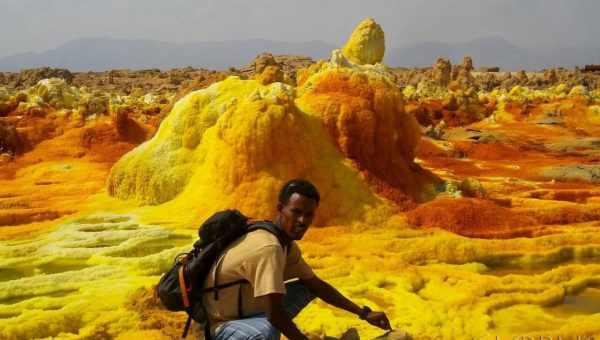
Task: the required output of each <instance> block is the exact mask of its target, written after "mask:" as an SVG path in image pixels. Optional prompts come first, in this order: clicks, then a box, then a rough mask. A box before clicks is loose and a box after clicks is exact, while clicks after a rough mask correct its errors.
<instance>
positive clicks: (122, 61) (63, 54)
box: [0, 36, 600, 72]
mask: <svg viewBox="0 0 600 340" xmlns="http://www.w3.org/2000/svg"><path fill="white" fill-rule="evenodd" d="M335 48H338V46H335V45H333V44H330V43H326V42H322V41H309V42H278V41H270V40H263V39H250V40H240V41H223V42H194V43H170V42H160V41H154V40H142V39H114V38H83V39H77V40H72V41H70V42H68V43H66V44H64V45H61V46H59V47H56V48H53V49H49V50H46V51H43V52H40V53H20V54H14V55H9V56H6V57H2V58H0V71H12V72H16V71H19V70H21V69H26V68H34V67H42V66H50V67H60V68H67V69H69V70H71V71H89V70H93V71H103V70H108V69H125V68H127V69H132V70H134V69H148V68H160V69H163V70H164V69H171V68H176V67H185V66H192V67H197V68H207V69H214V70H222V69H227V68H229V67H230V66H234V67H237V66H242V65H246V64H248V63H250V62H251V61H252V60H253V59H254V57H256V55H258V54H260V53H263V52H270V53H273V54H295V55H305V56H310V57H312V58H314V59H326V58H328V57H329V55H330V53H331V51H332V50H333V49H335ZM465 55H470V56H471V57H473V61H474V64H475V67H479V66H499V67H501V68H502V69H506V70H520V69H526V70H536V69H542V68H547V67H557V66H562V67H568V68H573V67H574V66H583V65H584V64H600V43H598V45H596V46H591V45H585V46H581V45H577V46H571V47H568V46H566V45H565V46H549V47H538V48H523V47H518V46H516V45H514V44H512V43H510V42H509V41H506V40H505V39H503V38H502V37H497V36H492V37H484V38H479V39H475V40H471V41H468V42H464V43H453V44H449V43H441V42H423V43H416V44H410V45H404V46H401V47H398V48H391V49H389V48H388V50H387V51H386V56H385V60H384V61H385V63H386V64H387V65H389V66H392V67H400V66H403V67H424V66H430V65H432V64H433V63H434V62H435V61H436V59H437V58H438V57H445V58H450V60H452V62H453V63H459V62H461V61H462V58H463V56H465Z"/></svg>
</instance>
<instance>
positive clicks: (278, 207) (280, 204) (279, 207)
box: [277, 202, 283, 212]
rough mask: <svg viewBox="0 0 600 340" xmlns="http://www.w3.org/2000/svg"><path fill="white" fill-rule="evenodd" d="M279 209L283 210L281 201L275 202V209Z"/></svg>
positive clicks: (279, 210)
mask: <svg viewBox="0 0 600 340" xmlns="http://www.w3.org/2000/svg"><path fill="white" fill-rule="evenodd" d="M281 210H283V203H281V202H277V211H278V212H281Z"/></svg>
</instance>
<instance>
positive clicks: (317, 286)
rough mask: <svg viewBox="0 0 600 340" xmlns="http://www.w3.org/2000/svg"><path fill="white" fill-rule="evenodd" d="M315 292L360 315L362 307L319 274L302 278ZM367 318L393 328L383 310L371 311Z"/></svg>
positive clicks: (380, 326)
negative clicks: (322, 278)
mask: <svg viewBox="0 0 600 340" xmlns="http://www.w3.org/2000/svg"><path fill="white" fill-rule="evenodd" d="M300 281H301V282H302V284H304V285H305V286H306V287H307V288H308V289H309V290H310V291H311V292H312V293H313V294H315V295H316V296H317V297H319V298H320V299H321V300H323V301H325V302H327V303H328V304H330V305H332V306H335V307H338V308H341V309H344V310H346V311H348V312H350V313H353V314H356V315H360V314H361V312H362V308H361V307H359V306H358V305H357V304H355V303H354V302H352V301H350V300H349V299H348V298H346V297H345V296H344V295H342V293H340V292H339V291H338V290H337V289H335V287H333V286H332V285H330V284H329V283H327V282H325V281H323V280H321V279H320V278H319V277H318V276H316V275H315V276H313V277H312V278H310V279H306V280H300ZM365 320H367V322H369V323H370V324H372V325H373V326H377V327H379V328H382V329H391V326H390V322H389V320H388V319H387V316H386V315H385V313H383V312H369V313H368V314H367V315H366V318H365Z"/></svg>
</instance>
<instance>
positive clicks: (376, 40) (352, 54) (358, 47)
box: [342, 18, 385, 65]
mask: <svg viewBox="0 0 600 340" xmlns="http://www.w3.org/2000/svg"><path fill="white" fill-rule="evenodd" d="M342 53H343V55H344V56H345V57H346V58H347V59H348V60H350V61H351V62H352V63H354V64H357V65H365V64H376V63H380V62H381V61H382V60H383V55H384V54H385V36H384V33H383V30H382V29H381V26H379V24H377V23H376V22H375V20H373V19H371V18H368V19H365V20H363V21H361V22H360V23H359V24H358V26H357V27H356V28H355V29H354V31H353V32H352V35H351V36H350V38H349V39H348V41H347V42H346V45H344V47H343V48H342Z"/></svg>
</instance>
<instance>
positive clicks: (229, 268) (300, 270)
mask: <svg viewBox="0 0 600 340" xmlns="http://www.w3.org/2000/svg"><path fill="white" fill-rule="evenodd" d="M289 248H290V249H289V251H288V252H287V256H286V252H285V250H284V249H283V247H282V246H281V244H280V243H279V240H278V239H277V237H276V236H275V235H273V234H271V233H270V232H268V231H266V230H261V229H259V230H255V231H252V232H250V233H248V234H246V235H244V236H243V237H241V238H240V239H239V240H236V241H235V242H234V243H233V244H231V245H230V246H229V247H228V248H227V249H226V250H225V251H224V252H223V255H222V256H221V257H220V258H219V259H218V260H217V261H216V263H215V264H214V265H213V266H212V269H211V271H210V274H209V277H208V278H207V279H206V282H205V283H204V288H210V287H213V286H214V281H215V280H214V279H215V277H214V276H215V267H216V266H217V265H218V266H219V269H218V271H217V273H216V275H217V283H218V284H219V285H223V284H226V283H229V282H234V281H237V280H240V279H246V280H248V281H249V282H250V283H249V284H248V283H244V284H237V285H233V286H230V287H227V288H222V289H219V299H218V300H215V299H214V294H213V293H212V292H210V293H205V294H204V303H205V306H206V309H207V311H208V314H209V318H210V322H211V332H213V334H214V330H215V328H216V327H218V326H219V325H220V324H221V323H223V322H225V321H229V320H235V319H239V315H238V294H240V293H241V300H242V311H243V316H250V315H254V314H258V313H264V312H265V310H264V308H263V307H262V305H261V304H260V303H259V299H257V298H258V297H260V296H264V295H268V294H273V293H280V294H285V281H287V280H289V279H293V278H300V279H310V278H311V277H313V276H314V275H315V274H314V272H313V271H312V269H311V268H310V266H309V265H308V264H307V263H306V262H305V261H304V259H303V258H302V253H301V252H300V248H299V247H298V245H297V244H296V243H295V242H292V243H291V244H290V245H289ZM240 290H241V291H240Z"/></svg>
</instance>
